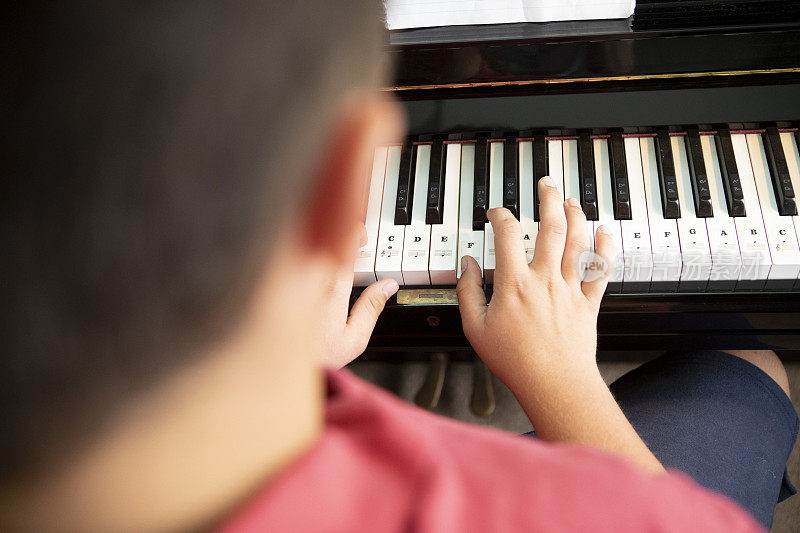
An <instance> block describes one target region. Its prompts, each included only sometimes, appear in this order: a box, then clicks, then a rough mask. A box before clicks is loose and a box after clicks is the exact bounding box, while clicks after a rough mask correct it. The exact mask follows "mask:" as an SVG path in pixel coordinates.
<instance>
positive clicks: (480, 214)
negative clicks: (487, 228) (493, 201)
mask: <svg viewBox="0 0 800 533" xmlns="http://www.w3.org/2000/svg"><path fill="white" fill-rule="evenodd" d="M474 187H475V188H474V190H473V194H472V229H474V230H483V229H484V224H486V222H487V221H488V220H487V218H486V211H487V207H488V205H489V143H488V139H487V137H486V136H485V135H478V137H477V138H476V140H475V185H474Z"/></svg>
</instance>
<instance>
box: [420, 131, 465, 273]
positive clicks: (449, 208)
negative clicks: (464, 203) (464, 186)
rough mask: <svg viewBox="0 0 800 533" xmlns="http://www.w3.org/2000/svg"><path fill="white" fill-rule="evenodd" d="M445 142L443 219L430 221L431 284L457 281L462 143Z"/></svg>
mask: <svg viewBox="0 0 800 533" xmlns="http://www.w3.org/2000/svg"><path fill="white" fill-rule="evenodd" d="M446 146H447V159H446V161H445V170H444V207H443V212H442V223H441V224H433V225H432V227H431V254H430V264H429V268H428V270H429V272H430V277H431V283H433V284H434V285H455V283H456V271H457V265H456V260H457V257H458V196H459V195H458V192H459V182H460V178H461V145H460V144H448V145H446ZM470 187H471V186H470Z"/></svg>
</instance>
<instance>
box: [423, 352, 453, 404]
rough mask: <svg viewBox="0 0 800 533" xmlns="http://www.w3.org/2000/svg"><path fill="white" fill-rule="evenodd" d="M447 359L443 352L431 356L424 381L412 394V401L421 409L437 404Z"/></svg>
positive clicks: (440, 394)
mask: <svg viewBox="0 0 800 533" xmlns="http://www.w3.org/2000/svg"><path fill="white" fill-rule="evenodd" d="M448 359H449V358H448V356H447V354H446V353H443V352H437V353H435V354H433V355H432V356H431V364H430V366H429V367H428V373H427V374H426V375H425V382H424V383H423V384H422V386H421V387H420V388H419V390H418V391H417V394H416V396H414V403H415V404H417V405H418V406H420V407H422V408H423V409H428V410H432V409H436V406H437V405H439V398H441V396H442V387H443V385H444V375H445V372H446V371H447V361H448Z"/></svg>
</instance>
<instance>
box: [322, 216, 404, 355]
mask: <svg viewBox="0 0 800 533" xmlns="http://www.w3.org/2000/svg"><path fill="white" fill-rule="evenodd" d="M361 232H362V233H363V234H362V237H361V241H362V243H363V242H365V241H366V234H365V232H364V231H363V226H362V230H361ZM397 289H398V285H397V282H396V281H395V280H393V279H384V280H381V281H376V282H375V283H373V284H372V285H370V286H369V287H367V288H366V289H364V291H363V292H362V293H361V295H360V296H359V297H358V300H356V302H355V303H354V304H353V308H352V309H351V310H350V314H349V316H348V313H347V309H348V306H349V304H350V293H351V292H352V290H353V264H352V263H350V264H349V265H347V266H345V267H343V268H341V269H339V271H338V272H337V273H336V274H335V275H334V277H333V279H332V280H331V282H330V284H329V285H328V286H327V287H326V297H325V299H324V304H323V305H324V308H323V310H322V317H323V319H322V327H323V331H322V343H323V351H322V357H323V359H322V362H323V364H325V365H326V366H329V367H333V368H341V367H343V366H344V365H346V364H347V363H349V362H350V361H352V360H353V359H355V358H356V357H358V356H359V355H361V354H362V353H363V352H364V350H365V349H366V348H367V343H369V338H370V336H371V335H372V330H373V329H374V328H375V323H376V322H377V321H378V316H379V315H380V314H381V311H383V306H384V305H385V304H386V301H387V300H388V299H389V298H391V296H392V295H393V294H394V293H395V292H397Z"/></svg>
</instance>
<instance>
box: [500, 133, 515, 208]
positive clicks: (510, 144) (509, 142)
mask: <svg viewBox="0 0 800 533" xmlns="http://www.w3.org/2000/svg"><path fill="white" fill-rule="evenodd" d="M503 144H504V146H503V207H505V208H506V209H508V210H509V211H511V213H512V214H513V215H514V216H515V217H517V220H519V170H518V167H519V157H518V155H517V154H518V153H519V152H518V146H517V137H516V136H515V135H506V137H505V141H504V143H503Z"/></svg>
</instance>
